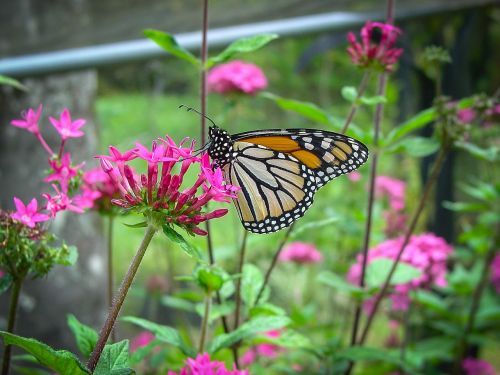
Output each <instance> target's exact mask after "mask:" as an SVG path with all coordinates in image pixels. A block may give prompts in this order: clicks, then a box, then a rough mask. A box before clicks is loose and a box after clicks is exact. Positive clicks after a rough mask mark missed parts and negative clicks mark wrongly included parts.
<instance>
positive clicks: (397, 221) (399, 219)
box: [382, 210, 407, 238]
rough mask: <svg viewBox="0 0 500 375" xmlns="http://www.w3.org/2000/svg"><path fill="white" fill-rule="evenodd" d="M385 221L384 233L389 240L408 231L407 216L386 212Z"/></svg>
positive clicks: (384, 213)
mask: <svg viewBox="0 0 500 375" xmlns="http://www.w3.org/2000/svg"><path fill="white" fill-rule="evenodd" d="M382 215H383V217H384V220H385V224H386V225H385V228H384V233H385V236H386V237H387V238H391V237H395V236H398V235H400V234H402V233H403V232H404V231H405V229H406V220H407V216H406V215H405V214H403V213H401V212H400V211H394V210H386V211H384V212H382Z"/></svg>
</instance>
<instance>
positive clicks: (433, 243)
mask: <svg viewBox="0 0 500 375" xmlns="http://www.w3.org/2000/svg"><path fill="white" fill-rule="evenodd" d="M403 241H404V237H403V236H401V237H398V238H395V239H391V240H386V241H384V242H382V243H380V244H378V245H377V246H375V247H373V248H371V249H369V251H368V259H367V263H368V264H370V263H371V262H373V261H374V260H375V259H379V258H387V259H392V260H394V259H396V257H397V254H398V252H399V251H400V249H401V246H402V244H403ZM452 252H453V248H452V247H451V246H450V245H449V244H448V243H447V242H446V241H445V240H444V239H443V238H441V237H438V236H436V235H435V234H433V233H423V234H419V235H413V236H411V237H410V241H409V243H408V245H406V247H405V249H404V251H403V254H402V256H401V262H402V263H406V264H409V265H411V266H413V267H415V268H417V269H419V270H420V271H421V272H422V273H421V275H420V276H419V277H417V278H415V279H413V280H411V281H410V282H408V283H405V284H398V285H395V286H394V288H393V292H392V293H391V294H390V299H391V301H392V308H393V309H394V310H406V309H407V308H408V305H409V302H410V298H409V292H410V291H411V290H415V289H419V288H429V287H431V286H432V285H437V286H440V287H444V286H446V285H447V282H446V274H447V268H446V262H447V260H448V257H449V256H450V254H451V253H452ZM362 263H363V255H362V254H360V255H358V256H357V258H356V263H355V264H353V265H352V266H351V268H350V269H349V272H348V274H347V280H348V281H349V282H351V283H353V284H358V285H359V281H360V279H361V270H362ZM370 306H371V302H370V300H369V301H367V303H366V304H365V309H367V310H370Z"/></svg>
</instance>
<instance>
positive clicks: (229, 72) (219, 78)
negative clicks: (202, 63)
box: [207, 60, 267, 94]
mask: <svg viewBox="0 0 500 375" xmlns="http://www.w3.org/2000/svg"><path fill="white" fill-rule="evenodd" d="M207 82H208V90H209V91H211V92H217V93H219V94H226V93H230V92H243V93H245V94H255V93H257V92H258V91H260V90H263V89H265V88H266V87H267V79H266V76H265V75H264V73H263V72H262V70H261V69H260V68H259V67H258V66H257V65H254V64H250V63H246V62H243V61H239V60H235V61H232V62H230V63H227V64H221V65H218V66H216V67H215V68H213V69H212V70H210V72H209V73H208V77H207Z"/></svg>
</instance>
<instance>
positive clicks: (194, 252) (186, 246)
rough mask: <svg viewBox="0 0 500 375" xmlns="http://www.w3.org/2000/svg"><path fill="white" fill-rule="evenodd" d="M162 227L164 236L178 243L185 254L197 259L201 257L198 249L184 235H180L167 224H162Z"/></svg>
mask: <svg viewBox="0 0 500 375" xmlns="http://www.w3.org/2000/svg"><path fill="white" fill-rule="evenodd" d="M162 228H163V233H165V236H167V238H168V239H169V240H170V241H172V242H175V243H176V244H178V245H179V246H180V247H181V249H182V250H184V252H185V253H186V254H187V255H189V256H190V257H192V258H195V259H197V260H199V259H201V254H200V252H199V250H198V249H197V248H196V247H195V246H193V245H191V244H190V243H189V242H187V241H186V240H185V239H184V237H182V236H181V235H180V234H179V233H177V232H176V231H175V230H173V229H172V228H170V227H169V226H168V225H167V224H165V225H163V227H162Z"/></svg>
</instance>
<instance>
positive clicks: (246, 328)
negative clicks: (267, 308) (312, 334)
mask: <svg viewBox="0 0 500 375" xmlns="http://www.w3.org/2000/svg"><path fill="white" fill-rule="evenodd" d="M289 323H290V319H289V318H287V317H284V316H279V317H278V316H271V317H267V316H266V317H257V318H254V319H252V320H250V321H248V322H246V323H243V324H242V325H241V326H240V327H238V328H237V329H236V330H234V331H232V332H230V333H227V334H221V335H218V336H216V337H215V338H214V339H213V340H212V342H211V343H210V344H209V346H208V352H209V353H210V354H212V353H216V352H217V351H219V350H221V349H224V348H228V347H230V346H232V345H233V344H235V343H237V342H239V341H241V340H245V339H249V338H253V337H254V336H255V335H256V334H258V333H261V332H267V331H270V330H272V329H280V328H283V327H285V326H286V325H288V324H289Z"/></svg>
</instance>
